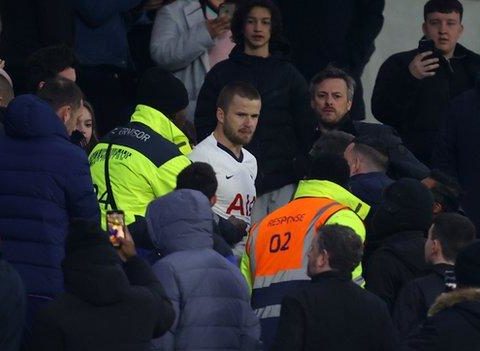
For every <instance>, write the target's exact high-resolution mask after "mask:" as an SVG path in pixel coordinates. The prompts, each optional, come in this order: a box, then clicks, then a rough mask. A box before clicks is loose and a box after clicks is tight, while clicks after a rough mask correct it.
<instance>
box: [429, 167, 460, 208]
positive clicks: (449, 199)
mask: <svg viewBox="0 0 480 351" xmlns="http://www.w3.org/2000/svg"><path fill="white" fill-rule="evenodd" d="M429 178H432V179H433V180H434V181H435V185H434V187H433V188H431V189H430V191H431V192H432V195H433V199H434V200H435V202H437V203H439V204H440V205H441V206H442V208H443V211H444V212H458V210H459V208H460V200H461V197H462V195H463V192H462V188H461V186H460V184H459V183H458V182H457V180H456V179H455V178H453V177H451V176H449V175H447V174H446V173H443V172H442V171H440V170H438V169H433V170H432V171H431V172H430V175H429Z"/></svg>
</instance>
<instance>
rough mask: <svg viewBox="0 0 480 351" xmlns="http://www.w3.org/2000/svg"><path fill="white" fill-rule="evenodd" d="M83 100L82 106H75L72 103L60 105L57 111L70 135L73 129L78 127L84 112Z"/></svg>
mask: <svg viewBox="0 0 480 351" xmlns="http://www.w3.org/2000/svg"><path fill="white" fill-rule="evenodd" d="M82 108H83V101H81V102H80V107H78V108H74V107H72V106H70V105H65V106H62V107H60V108H59V109H58V110H57V111H56V113H57V116H58V117H59V118H60V120H61V121H62V122H63V124H64V125H65V128H67V132H68V135H72V133H73V131H74V130H75V129H77V121H78V119H79V117H80V115H81V114H82Z"/></svg>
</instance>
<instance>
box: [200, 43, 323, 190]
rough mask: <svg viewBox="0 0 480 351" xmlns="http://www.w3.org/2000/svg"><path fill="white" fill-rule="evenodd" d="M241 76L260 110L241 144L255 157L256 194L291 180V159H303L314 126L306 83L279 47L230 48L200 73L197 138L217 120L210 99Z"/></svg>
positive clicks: (292, 178)
mask: <svg viewBox="0 0 480 351" xmlns="http://www.w3.org/2000/svg"><path fill="white" fill-rule="evenodd" d="M239 80H240V81H246V82H249V83H251V84H252V85H253V86H254V87H255V88H257V90H258V91H259V93H260V95H261V98H262V109H261V111H260V118H259V120H258V125H257V129H256V131H255V134H254V136H253V139H252V141H251V142H250V144H248V145H247V146H246V148H247V149H248V150H249V151H250V152H251V153H252V154H253V155H254V156H255V157H256V158H257V162H258V175H257V179H256V186H257V194H259V195H261V194H263V193H266V192H269V191H272V190H276V189H279V188H281V187H282V186H284V185H287V184H292V183H296V182H297V180H298V176H297V175H296V173H295V167H294V160H295V159H301V160H302V159H306V155H307V154H308V151H309V150H310V148H311V146H312V143H313V137H314V135H313V134H314V128H315V117H314V116H313V113H312V111H311V110H310V104H309V94H308V86H307V83H306V81H305V79H304V78H303V77H302V75H301V74H300V73H299V72H298V71H297V69H296V68H295V67H294V66H293V65H292V64H291V63H289V62H288V61H287V59H286V53H285V51H284V50H283V51H280V50H272V53H271V56H269V57H267V58H263V57H257V56H250V55H246V54H244V53H243V49H242V48H241V47H238V46H237V47H235V48H234V49H233V51H232V53H231V54H230V58H229V59H227V60H225V61H222V62H220V63H218V64H216V65H215V67H213V68H212V69H211V70H210V71H209V72H208V74H207V76H206V77H205V82H204V83H203V86H202V89H201V90H200V94H199V96H198V100H197V109H196V111H195V128H196V131H197V138H198V141H202V140H203V139H205V138H206V137H207V136H209V135H210V134H211V133H212V131H213V130H214V129H215V126H216V124H217V118H216V117H215V116H216V112H215V111H216V101H217V97H218V95H219V93H220V91H221V89H222V88H223V87H224V86H225V85H226V84H227V83H230V82H233V81H239Z"/></svg>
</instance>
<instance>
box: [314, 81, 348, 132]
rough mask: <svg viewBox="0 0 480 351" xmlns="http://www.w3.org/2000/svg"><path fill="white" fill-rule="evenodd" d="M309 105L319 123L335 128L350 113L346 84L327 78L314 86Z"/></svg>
mask: <svg viewBox="0 0 480 351" xmlns="http://www.w3.org/2000/svg"><path fill="white" fill-rule="evenodd" d="M310 104H311V106H312V109H313V110H314V111H315V113H316V115H317V116H318V117H319V118H320V122H321V123H322V124H324V125H325V126H335V125H336V124H338V123H339V122H340V121H341V120H342V118H343V117H344V116H345V115H346V114H347V112H348V111H350V108H351V107H352V101H350V100H349V99H348V88H347V83H346V82H345V81H344V80H343V79H340V78H327V79H325V80H323V81H322V82H320V83H319V84H317V85H316V86H315V91H314V94H313V97H312V98H311V101H310Z"/></svg>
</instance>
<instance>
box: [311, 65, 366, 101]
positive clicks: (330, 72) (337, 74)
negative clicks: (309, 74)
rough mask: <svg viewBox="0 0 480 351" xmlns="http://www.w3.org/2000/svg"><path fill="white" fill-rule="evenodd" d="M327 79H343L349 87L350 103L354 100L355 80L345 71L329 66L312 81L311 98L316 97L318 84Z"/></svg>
mask: <svg viewBox="0 0 480 351" xmlns="http://www.w3.org/2000/svg"><path fill="white" fill-rule="evenodd" d="M327 79H342V80H343V81H344V82H345V84H346V85H347V98H348V100H349V101H352V100H353V95H354V94H355V87H356V85H357V84H356V83H355V79H353V78H352V77H351V76H350V75H349V74H348V73H347V72H345V71H344V70H343V69H340V68H337V67H335V66H332V65H328V66H327V67H326V68H325V69H324V70H322V71H320V72H318V73H317V74H316V75H315V76H314V77H313V78H312V80H311V81H310V97H311V98H313V97H314V96H315V88H316V87H317V85H318V84H320V83H321V82H323V81H324V80H327Z"/></svg>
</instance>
